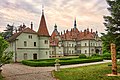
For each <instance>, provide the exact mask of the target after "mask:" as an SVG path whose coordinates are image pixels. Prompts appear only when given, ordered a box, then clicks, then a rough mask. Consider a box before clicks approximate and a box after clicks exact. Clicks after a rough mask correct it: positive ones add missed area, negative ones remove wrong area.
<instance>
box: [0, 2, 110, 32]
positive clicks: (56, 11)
mask: <svg viewBox="0 0 120 80" xmlns="http://www.w3.org/2000/svg"><path fill="white" fill-rule="evenodd" d="M42 5H44V12H45V17H46V22H47V25H48V29H49V32H50V33H52V31H53V29H54V24H55V23H56V24H57V25H58V29H59V31H63V30H65V29H69V30H70V28H73V24H74V23H73V22H74V19H75V17H76V19H77V26H78V29H79V30H83V29H85V28H88V27H89V28H93V29H95V27H97V30H98V31H99V32H104V25H103V21H104V19H103V15H107V14H108V11H107V9H106V8H107V7H108V6H107V3H106V1H105V0H0V14H1V15H0V19H1V20H2V22H0V24H1V26H2V27H4V26H6V24H7V23H11V24H12V23H14V24H15V25H20V24H21V23H25V24H26V25H27V26H30V22H31V21H32V22H33V23H34V29H35V30H36V31H37V29H38V26H39V22H40V15H41V11H42V9H41V8H42ZM1 20H0V21H1Z"/></svg>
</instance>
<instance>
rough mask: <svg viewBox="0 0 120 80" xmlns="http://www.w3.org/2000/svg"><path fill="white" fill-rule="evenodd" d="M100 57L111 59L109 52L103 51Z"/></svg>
mask: <svg viewBox="0 0 120 80" xmlns="http://www.w3.org/2000/svg"><path fill="white" fill-rule="evenodd" d="M102 57H103V58H104V59H107V60H110V59H111V54H110V53H104V54H103V55H102Z"/></svg>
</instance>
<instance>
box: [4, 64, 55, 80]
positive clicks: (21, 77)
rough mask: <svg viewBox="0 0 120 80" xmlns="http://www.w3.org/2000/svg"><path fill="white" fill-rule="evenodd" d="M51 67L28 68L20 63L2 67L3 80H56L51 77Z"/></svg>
mask: <svg viewBox="0 0 120 80" xmlns="http://www.w3.org/2000/svg"><path fill="white" fill-rule="evenodd" d="M52 70H54V68H53V67H29V66H25V65H22V64H20V63H14V64H6V65H4V66H3V71H2V75H3V77H4V78H5V80H56V79H54V78H53V77H52V74H51V71H52Z"/></svg>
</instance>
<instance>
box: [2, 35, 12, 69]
mask: <svg viewBox="0 0 120 80" xmlns="http://www.w3.org/2000/svg"><path fill="white" fill-rule="evenodd" d="M8 46H9V44H8V42H7V41H6V40H4V38H3V37H1V36H0V65H1V66H2V65H3V64H6V63H9V62H10V61H11V59H12V57H13V52H5V50H6V49H7V48H8ZM1 66H0V67H1Z"/></svg>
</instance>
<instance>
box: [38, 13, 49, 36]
mask: <svg viewBox="0 0 120 80" xmlns="http://www.w3.org/2000/svg"><path fill="white" fill-rule="evenodd" d="M38 35H40V36H50V35H49V32H48V29H47V26H46V21H45V17H44V14H42V17H41V21H40V25H39V29H38Z"/></svg>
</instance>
